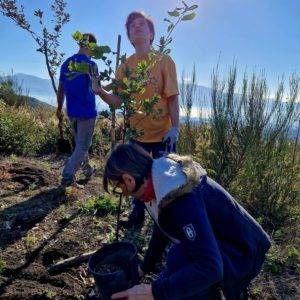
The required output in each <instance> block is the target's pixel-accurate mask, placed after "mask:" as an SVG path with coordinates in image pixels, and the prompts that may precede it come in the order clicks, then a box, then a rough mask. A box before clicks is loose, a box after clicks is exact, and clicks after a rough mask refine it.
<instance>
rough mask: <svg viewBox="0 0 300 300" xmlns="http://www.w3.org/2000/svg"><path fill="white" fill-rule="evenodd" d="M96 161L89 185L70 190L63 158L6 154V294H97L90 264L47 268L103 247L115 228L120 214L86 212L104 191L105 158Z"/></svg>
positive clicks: (0, 220)
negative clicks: (63, 181)
mask: <svg viewBox="0 0 300 300" xmlns="http://www.w3.org/2000/svg"><path fill="white" fill-rule="evenodd" d="M95 161H96V165H97V166H96V167H97V171H96V173H95V175H94V177H92V179H91V180H90V181H89V182H88V183H87V184H86V185H85V189H83V190H79V189H75V188H74V189H69V190H68V191H67V192H66V191H65V190H64V189H62V188H59V176H60V173H61V169H62V166H63V164H64V159H63V158H60V159H57V158H55V157H54V156H53V157H42V158H38V159H27V158H17V157H10V158H2V159H0V249H1V253H0V270H1V273H0V295H1V296H0V299H91V298H93V290H92V287H93V284H94V282H93V279H92V277H91V276H90V275H88V274H87V271H86V270H87V264H86V263H84V264H82V265H81V266H79V267H73V268H71V269H68V270H66V271H64V272H62V273H59V274H54V275H50V274H49V273H48V272H47V268H48V267H49V266H50V265H51V264H53V263H54V262H57V261H60V260H62V259H65V258H67V257H71V256H74V255H78V254H80V253H83V252H87V251H91V250H95V249H97V248H99V247H101V245H102V243H103V242H105V241H107V239H108V238H110V237H111V235H112V234H113V232H114V230H115V229H114V224H115V223H116V217H115V216H113V215H110V214H109V215H107V216H102V217H96V216H91V215H86V214H83V213H81V212H80V207H82V204H83V203H84V202H85V201H86V200H87V199H89V198H90V197H92V196H95V195H99V194H101V162H99V160H98V161H97V160H95ZM79 179H80V176H79ZM109 224H111V225H109ZM1 266H2V268H1Z"/></svg>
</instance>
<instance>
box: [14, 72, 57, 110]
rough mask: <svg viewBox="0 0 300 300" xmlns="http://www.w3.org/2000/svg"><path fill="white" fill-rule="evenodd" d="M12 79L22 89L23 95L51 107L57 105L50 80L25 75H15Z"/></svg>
mask: <svg viewBox="0 0 300 300" xmlns="http://www.w3.org/2000/svg"><path fill="white" fill-rule="evenodd" d="M12 78H13V80H15V81H16V82H18V84H19V85H20V86H21V87H22V93H23V94H25V95H28V96H30V97H33V98H37V99H40V100H41V101H43V102H46V103H48V104H50V105H56V95H55V93H54V90H53V88H52V84H51V81H50V79H43V78H40V77H37V76H34V75H28V74H23V73H17V74H14V75H12Z"/></svg>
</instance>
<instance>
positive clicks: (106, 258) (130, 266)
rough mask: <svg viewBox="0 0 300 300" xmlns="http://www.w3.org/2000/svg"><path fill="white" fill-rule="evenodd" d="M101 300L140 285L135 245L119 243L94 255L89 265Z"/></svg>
mask: <svg viewBox="0 0 300 300" xmlns="http://www.w3.org/2000/svg"><path fill="white" fill-rule="evenodd" d="M88 268H89V271H90V272H91V273H92V274H93V276H94V278H95V282H96V285H97V288H98V290H99V294H100V299H101V300H109V299H110V298H111V295H112V294H114V293H117V292H120V291H123V290H126V289H128V288H130V287H132V286H134V285H136V284H138V281H139V276H138V260H137V249H136V247H135V245H133V244H132V243H129V242H117V243H113V244H109V245H106V246H104V247H102V248H101V249H99V250H98V251H97V252H96V253H94V254H93V255H92V256H91V257H90V259H89V263H88Z"/></svg>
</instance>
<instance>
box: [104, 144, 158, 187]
mask: <svg viewBox="0 0 300 300" xmlns="http://www.w3.org/2000/svg"><path fill="white" fill-rule="evenodd" d="M152 163H153V159H152V157H151V156H150V154H149V153H148V152H146V151H145V150H144V149H143V148H142V147H140V146H138V145H134V144H121V145H119V146H117V147H116V148H115V149H114V150H113V151H112V152H111V154H110V156H109V158H108V160H107V162H106V165H105V168H104V174H103V188H104V190H105V191H106V192H108V185H109V182H110V181H112V180H114V181H122V175H123V174H125V173H127V174H130V175H131V176H133V177H134V178H135V180H136V181H137V182H143V180H144V179H145V178H147V177H148V176H149V175H150V174H151V168H152Z"/></svg>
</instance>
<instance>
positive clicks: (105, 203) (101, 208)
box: [80, 195, 118, 216]
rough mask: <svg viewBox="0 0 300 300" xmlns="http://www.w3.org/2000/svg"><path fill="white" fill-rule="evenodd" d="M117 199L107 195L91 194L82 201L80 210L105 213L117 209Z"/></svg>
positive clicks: (97, 213) (113, 211)
mask: <svg viewBox="0 0 300 300" xmlns="http://www.w3.org/2000/svg"><path fill="white" fill-rule="evenodd" d="M117 206H118V205H117V201H116V200H115V199H114V198H111V197H110V196H108V195H103V196H93V197H91V198H89V199H88V200H87V201H86V203H84V204H83V205H82V206H81V208H80V211H81V212H83V213H86V214H91V215H101V216H103V215H107V214H109V213H111V214H113V213H116V211H117Z"/></svg>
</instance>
